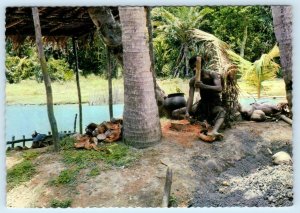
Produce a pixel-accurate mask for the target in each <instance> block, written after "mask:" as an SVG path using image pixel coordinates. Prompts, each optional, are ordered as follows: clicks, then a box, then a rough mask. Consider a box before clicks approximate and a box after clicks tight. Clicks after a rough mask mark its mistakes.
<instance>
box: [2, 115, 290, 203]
mask: <svg viewBox="0 0 300 213" xmlns="http://www.w3.org/2000/svg"><path fill="white" fill-rule="evenodd" d="M162 126H163V135H164V137H163V140H162V143H161V144H159V145H157V146H154V147H151V148H147V149H143V150H137V151H138V152H140V154H141V155H142V156H141V157H140V159H139V160H138V161H137V162H136V163H135V164H134V165H132V166H130V167H128V168H126V167H125V168H119V167H115V168H112V169H111V168H109V169H108V168H104V167H103V165H101V163H100V164H99V168H100V171H101V172H100V174H99V175H98V176H96V177H89V176H87V175H86V173H87V171H84V170H82V171H81V174H80V176H79V178H78V179H77V184H76V186H74V187H71V188H70V187H69V188H65V187H53V186H50V185H49V184H47V182H48V180H49V179H50V178H51V177H55V176H57V175H58V174H59V172H60V171H62V170H63V169H65V166H64V164H63V163H62V162H61V160H60V156H59V155H58V154H54V153H47V152H45V150H44V151H43V152H44V153H43V154H42V155H40V156H39V157H38V158H37V159H36V160H37V161H38V162H39V164H38V166H37V171H38V173H37V175H36V176H34V178H33V179H32V180H30V181H29V182H27V183H24V184H22V185H20V186H18V187H15V188H14V189H12V190H10V191H9V192H8V193H7V207H49V203H50V201H51V200H52V199H54V198H55V199H58V200H63V199H67V198H71V199H72V201H73V202H72V207H159V206H160V205H161V200H162V193H163V187H164V182H165V175H166V170H167V166H166V165H168V166H169V167H170V168H171V169H172V170H173V183H172V190H171V195H172V198H173V199H175V201H176V202H175V203H176V204H175V205H176V206H180V207H188V206H194V207H196V206H224V205H226V203H227V205H233V206H235V205H242V206H243V205H244V206H245V205H250V206H255V205H257V204H258V205H263V206H266V205H268V206H272V205H275V206H276V205H277V204H278V205H279V204H280V205H290V204H291V202H292V195H291V193H290V192H291V191H292V167H288V166H274V165H273V164H272V162H271V155H270V154H269V153H268V151H267V148H269V149H270V150H272V152H273V153H275V152H276V151H281V150H285V151H287V152H289V153H290V154H291V143H292V128H291V126H289V125H288V124H286V123H284V122H282V121H279V122H264V123H255V122H240V123H237V124H236V125H234V126H233V127H232V128H231V129H227V130H226V131H224V134H225V139H224V140H222V141H218V142H214V143H212V144H210V143H204V142H202V141H200V140H199V139H197V137H196V136H195V132H175V131H170V130H169V129H168V122H166V121H165V122H164V123H163V125H162ZM41 150H42V149H41ZM19 155H20V154H18V152H15V153H13V154H11V155H10V156H9V157H7V168H9V167H10V166H12V165H13V163H14V161H15V163H17V162H18V161H20V157H18V156H19ZM264 172H265V173H266V172H268V173H269V174H274V175H273V176H272V175H269V179H262V178H261V177H262V176H263V174H265V173H264ZM272 172H273V173H272ZM246 177H247V178H246ZM272 177H274V178H273V179H272ZM251 178H252V179H253V178H255V179H256V180H257V183H253V181H252V182H251V181H247V180H248V179H251ZM280 178H281V179H280ZM279 180H280V181H281V182H282V184H281V185H282V187H281V188H278V189H273V188H272V187H271V186H272V184H271V183H275V182H276V181H279ZM224 181H226V184H225V183H224ZM260 181H261V182H260ZM272 181H273V182H272ZM274 181H275V182H274ZM251 184H252V185H251ZM259 184H263V185H262V186H261V188H259ZM246 185H247V186H249V187H248V188H247V187H245V186H246ZM250 186H252V188H251V187H250ZM241 189H243V190H241ZM283 189H284V190H285V191H284V190H283ZM268 190H269V191H268ZM278 190H281V191H284V193H285V194H284V195H282V196H281V197H282V198H279V195H278ZM235 195H236V196H235ZM277 195H278V196H277ZM271 196H273V198H272V197H271ZM250 198H251V199H250ZM220 199H221V200H220ZM222 199H223V200H222ZM278 205H277V206H278Z"/></svg>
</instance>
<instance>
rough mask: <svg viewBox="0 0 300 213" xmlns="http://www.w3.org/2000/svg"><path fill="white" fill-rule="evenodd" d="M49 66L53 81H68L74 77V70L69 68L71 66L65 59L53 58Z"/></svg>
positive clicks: (48, 63) (49, 61)
mask: <svg viewBox="0 0 300 213" xmlns="http://www.w3.org/2000/svg"><path fill="white" fill-rule="evenodd" d="M47 65H48V69H49V70H48V72H49V75H50V78H51V80H54V81H68V80H71V79H72V78H73V76H74V72H73V70H72V69H70V68H69V65H68V64H67V62H66V61H65V60H64V59H54V58H53V57H51V58H50V59H49V60H48V61H47Z"/></svg>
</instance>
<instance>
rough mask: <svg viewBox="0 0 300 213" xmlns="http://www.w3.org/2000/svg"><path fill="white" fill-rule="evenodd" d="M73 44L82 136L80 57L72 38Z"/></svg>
mask: <svg viewBox="0 0 300 213" xmlns="http://www.w3.org/2000/svg"><path fill="white" fill-rule="evenodd" d="M72 42H73V51H74V56H75V57H74V58H75V73H76V86H77V95H78V107H79V133H80V134H82V104H81V89H80V82H79V71H78V56H77V48H76V41H75V38H74V37H72Z"/></svg>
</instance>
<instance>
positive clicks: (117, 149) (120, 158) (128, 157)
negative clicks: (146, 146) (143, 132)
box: [103, 144, 139, 167]
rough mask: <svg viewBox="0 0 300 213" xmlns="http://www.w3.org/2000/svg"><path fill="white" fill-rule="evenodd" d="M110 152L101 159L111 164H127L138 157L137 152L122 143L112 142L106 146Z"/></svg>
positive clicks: (119, 165)
mask: <svg viewBox="0 0 300 213" xmlns="http://www.w3.org/2000/svg"><path fill="white" fill-rule="evenodd" d="M108 149H109V151H110V154H109V155H107V156H106V157H105V158H104V159H103V160H104V161H105V162H107V163H109V164H111V165H113V166H118V167H121V166H129V165H130V164H131V163H133V162H134V161H135V160H137V159H138V157H139V154H138V153H137V151H133V148H132V147H129V146H127V145H124V144H112V145H110V146H109V147H108Z"/></svg>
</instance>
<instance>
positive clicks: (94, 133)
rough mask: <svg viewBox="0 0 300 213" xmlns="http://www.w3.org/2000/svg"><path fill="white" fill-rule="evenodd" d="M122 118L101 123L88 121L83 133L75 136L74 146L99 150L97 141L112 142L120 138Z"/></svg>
mask: <svg viewBox="0 0 300 213" xmlns="http://www.w3.org/2000/svg"><path fill="white" fill-rule="evenodd" d="M122 124H123V120H122V119H112V120H111V121H104V122H102V123H101V124H95V123H90V124H89V125H88V126H87V127H86V128H85V134H83V135H81V134H77V135H76V136H75V140H76V143H75V144H74V146H75V148H84V149H94V150H97V151H99V150H101V149H100V148H99V147H97V145H98V144H99V143H112V142H115V141H118V140H120V139H121V138H122Z"/></svg>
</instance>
